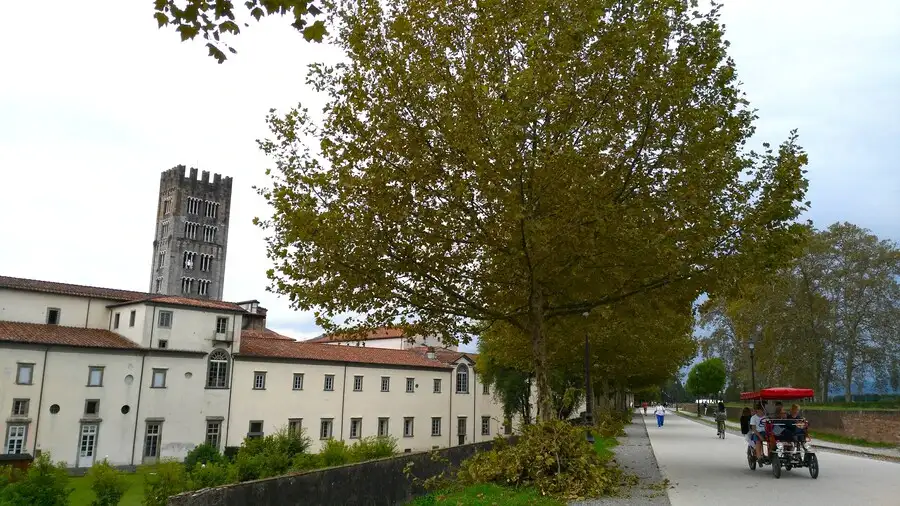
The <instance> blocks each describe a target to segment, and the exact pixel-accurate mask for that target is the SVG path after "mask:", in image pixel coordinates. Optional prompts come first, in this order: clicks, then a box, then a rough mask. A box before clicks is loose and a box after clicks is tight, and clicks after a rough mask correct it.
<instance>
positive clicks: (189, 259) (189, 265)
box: [181, 251, 197, 269]
mask: <svg viewBox="0 0 900 506" xmlns="http://www.w3.org/2000/svg"><path fill="white" fill-rule="evenodd" d="M196 261H197V253H196V252H194V251H185V252H184V261H183V263H182V265H181V266H182V267H184V268H185V269H193V268H194V262H196Z"/></svg>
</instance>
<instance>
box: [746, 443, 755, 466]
mask: <svg viewBox="0 0 900 506" xmlns="http://www.w3.org/2000/svg"><path fill="white" fill-rule="evenodd" d="M747 465H749V466H750V470H751V471H756V454H755V453H754V452H753V448H750V447H749V446H748V447H747Z"/></svg>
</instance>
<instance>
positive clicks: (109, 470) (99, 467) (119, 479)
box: [87, 459, 128, 506]
mask: <svg viewBox="0 0 900 506" xmlns="http://www.w3.org/2000/svg"><path fill="white" fill-rule="evenodd" d="M87 477H88V479H89V480H90V483H91V490H93V491H94V495H95V496H96V498H95V499H94V500H93V502H91V506H116V505H117V504H119V501H120V500H121V499H122V496H123V495H125V491H126V490H128V483H127V482H126V481H125V476H124V475H123V473H122V472H121V471H119V470H118V469H116V468H115V467H113V466H111V465H109V462H108V461H107V460H106V459H103V460H102V461H101V462H97V463H95V464H94V465H93V466H91V469H90V470H89V471H88V474H87Z"/></svg>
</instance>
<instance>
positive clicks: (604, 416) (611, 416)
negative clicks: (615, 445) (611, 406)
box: [596, 410, 631, 438]
mask: <svg viewBox="0 0 900 506" xmlns="http://www.w3.org/2000/svg"><path fill="white" fill-rule="evenodd" d="M628 415H629V418H630V415H631V412H630V411H629V412H628ZM629 421H630V420H629ZM626 423H627V422H626V420H625V419H624V417H623V416H622V414H621V413H620V412H618V411H613V410H606V411H601V412H600V413H599V414H598V415H597V420H596V424H597V425H596V427H597V433H598V434H599V435H600V437H604V438H613V437H619V436H624V435H625V424H626Z"/></svg>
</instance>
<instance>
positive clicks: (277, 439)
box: [235, 430, 311, 481]
mask: <svg viewBox="0 0 900 506" xmlns="http://www.w3.org/2000/svg"><path fill="white" fill-rule="evenodd" d="M310 444H311V441H310V439H309V438H308V437H306V435H304V434H303V433H302V432H301V433H299V434H292V433H289V432H288V431H286V430H281V431H278V432H276V433H275V434H272V435H269V436H266V437H264V438H258V439H246V440H244V444H243V445H242V446H241V449H240V450H238V453H237V456H236V457H235V465H236V466H237V477H238V480H239V481H247V480H256V479H260V478H268V477H271V476H278V475H281V474H285V473H287V472H288V471H289V470H290V469H291V464H292V462H293V460H294V457H296V456H297V455H300V454H303V453H306V451H307V450H308V449H309V446H310Z"/></svg>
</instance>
